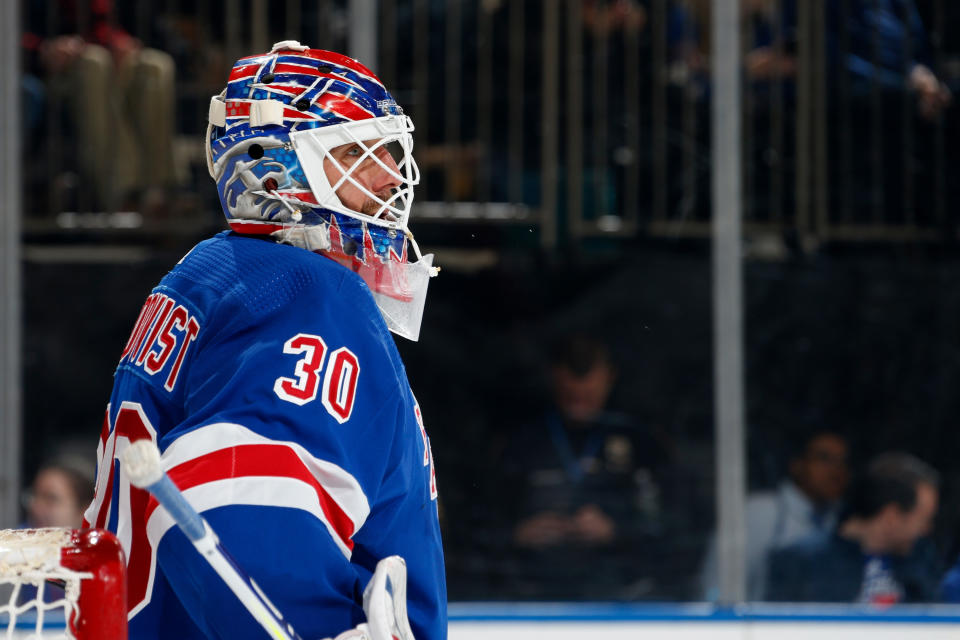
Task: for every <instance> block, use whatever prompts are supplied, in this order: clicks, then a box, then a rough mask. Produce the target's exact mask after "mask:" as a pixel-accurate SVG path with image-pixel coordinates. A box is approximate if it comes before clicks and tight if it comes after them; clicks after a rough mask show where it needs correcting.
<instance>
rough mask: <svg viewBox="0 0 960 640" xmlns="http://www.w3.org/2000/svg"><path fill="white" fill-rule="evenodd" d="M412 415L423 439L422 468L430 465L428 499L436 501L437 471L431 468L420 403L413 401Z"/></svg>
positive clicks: (428, 445)
mask: <svg viewBox="0 0 960 640" xmlns="http://www.w3.org/2000/svg"><path fill="white" fill-rule="evenodd" d="M413 415H414V416H416V418H417V425H418V426H419V427H420V437H421V438H422V439H423V466H427V465H430V499H431V500H436V499H437V470H436V468H435V467H434V466H433V449H432V448H431V447H430V438H428V437H427V430H426V428H425V427H424V426H423V414H422V413H420V403H419V402H417V399H416V398H414V399H413Z"/></svg>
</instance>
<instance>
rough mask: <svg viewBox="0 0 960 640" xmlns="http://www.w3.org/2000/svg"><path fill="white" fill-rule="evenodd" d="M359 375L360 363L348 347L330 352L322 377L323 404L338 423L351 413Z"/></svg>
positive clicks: (346, 418) (347, 417)
mask: <svg viewBox="0 0 960 640" xmlns="http://www.w3.org/2000/svg"><path fill="white" fill-rule="evenodd" d="M359 377H360V363H359V362H358V361H357V356H356V355H354V353H353V352H352V351H350V349H347V348H346V347H340V348H339V349H337V350H336V351H334V352H333V353H331V354H330V364H329V366H328V367H327V373H326V375H325V376H324V378H323V388H324V394H323V406H324V407H326V409H327V412H328V413H329V414H330V415H332V416H333V417H334V418H335V419H336V421H337V422H339V423H340V424H343V423H344V422H346V421H347V420H349V419H350V414H351V413H353V401H354V400H355V399H356V396H357V378H359Z"/></svg>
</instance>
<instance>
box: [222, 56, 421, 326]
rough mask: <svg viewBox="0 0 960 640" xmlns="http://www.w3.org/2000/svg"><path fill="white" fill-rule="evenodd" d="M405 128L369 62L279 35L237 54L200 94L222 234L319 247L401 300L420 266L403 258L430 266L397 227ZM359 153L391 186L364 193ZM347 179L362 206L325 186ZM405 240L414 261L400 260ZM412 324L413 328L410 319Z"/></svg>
mask: <svg viewBox="0 0 960 640" xmlns="http://www.w3.org/2000/svg"><path fill="white" fill-rule="evenodd" d="M412 132H413V122H412V121H411V120H410V118H409V117H408V116H406V115H404V113H403V110H402V109H401V108H400V107H399V106H398V105H397V103H396V101H395V100H394V99H393V98H392V97H391V95H390V94H389V92H387V90H386V88H385V87H384V86H383V83H382V82H380V80H379V79H378V78H377V77H376V75H374V73H373V72H372V71H370V69H368V68H367V67H365V66H364V65H362V64H360V63H359V62H357V61H356V60H354V59H352V58H349V57H347V56H344V55H342V54H339V53H334V52H332V51H324V50H321V49H310V48H308V47H305V46H303V45H301V44H299V43H298V42H295V41H289V40H288V41H284V42H279V43H277V44H276V45H274V46H273V48H272V50H271V51H270V52H269V53H265V54H261V55H254V56H248V57H245V58H241V59H240V60H238V61H237V62H236V63H235V64H234V66H233V69H232V71H231V73H230V78H229V81H228V84H227V88H226V90H224V91H223V92H222V93H221V94H220V95H218V96H214V97H213V98H212V99H211V102H210V115H209V126H208V127H207V141H206V154H207V168H208V170H209V171H210V175H211V177H213V179H214V180H215V181H216V183H217V191H218V193H219V195H220V203H221V205H222V207H223V211H224V213H225V215H226V217H227V222H228V223H229V225H230V227H231V228H232V229H233V230H234V231H237V232H240V233H245V234H264V235H266V234H269V235H272V236H274V237H276V238H277V239H279V240H280V241H282V242H288V243H290V244H294V245H297V246H301V247H304V248H306V249H309V250H312V251H318V252H320V253H323V254H324V255H326V256H327V257H330V258H332V259H334V260H336V261H337V262H340V263H341V264H343V265H344V266H347V267H348V268H351V269H352V270H354V271H356V272H358V273H359V274H360V275H361V276H363V278H364V280H365V281H366V282H367V284H368V285H369V286H370V289H371V290H372V291H373V292H374V296H375V297H377V298H378V300H377V301H378V304H380V302H381V299H380V296H386V297H388V298H392V299H394V300H395V301H397V302H399V303H403V304H408V303H410V302H413V301H415V300H416V299H417V298H425V296H426V285H425V282H424V284H423V285H422V289H423V291H422V292H420V291H419V290H418V289H417V285H416V283H413V282H411V280H412V279H413V280H417V281H419V276H420V275H421V274H419V273H418V272H417V273H415V272H413V271H411V270H410V269H406V268H404V267H403V265H408V264H409V266H413V264H418V265H420V271H425V272H426V273H427V276H426V277H427V278H428V277H429V276H430V275H435V274H436V269H434V268H433V267H432V266H431V262H430V259H429V258H430V256H428V257H427V260H426V261H425V260H424V259H423V258H421V257H420V252H419V248H417V245H416V242H415V241H413V236H412V234H411V233H410V231H409V228H408V226H407V223H408V220H409V217H410V208H411V205H412V204H413V187H414V186H415V185H416V184H417V183H418V182H419V180H420V173H419V170H418V168H417V165H416V162H415V161H414V159H413V155H412V151H413V137H412V135H411V134H412ZM342 145H356V147H357V151H356V152H355V154H354V155H355V156H357V155H359V157H356V159H355V160H354V161H353V162H352V164H350V165H349V166H345V165H344V164H342V163H341V162H340V161H338V160H337V158H336V157H334V155H333V154H331V153H330V152H331V150H333V149H336V148H337V147H341V146H342ZM384 149H387V150H389V151H390V153H391V156H389V157H386V154H384V153H383V151H384ZM385 158H386V159H385ZM390 158H392V161H391V160H390ZM370 162H375V163H376V164H377V165H379V168H380V169H381V170H382V171H384V172H387V174H388V175H389V180H390V183H391V185H396V186H394V187H393V188H391V189H389V190H388V192H386V193H385V192H380V193H374V192H373V191H371V190H370V189H369V188H367V186H365V185H364V184H363V183H362V182H361V181H360V180H358V177H357V175H356V173H355V169H357V168H358V167H361V166H370V165H369V163H370ZM331 168H332V169H331ZM347 185H349V186H352V187H353V188H354V193H356V190H359V192H360V193H362V195H363V197H364V198H365V202H364V205H363V207H362V210H355V209H351V208H349V207H347V206H346V205H345V204H344V203H343V202H342V201H341V199H340V197H339V196H338V195H337V192H338V190H340V189H341V188H342V187H345V186H347ZM408 241H409V243H410V245H412V247H413V249H414V252H415V253H416V255H417V257H418V258H420V260H419V261H418V262H417V263H408V260H407V246H408ZM421 263H424V264H421ZM421 294H422V295H421ZM386 302H387V304H391V303H390V302H389V301H386ZM422 304H423V300H422V299H421V300H420V312H421V313H422ZM381 311H384V305H382V304H381ZM404 313H406V311H404ZM384 315H385V317H386V318H387V324H388V326H390V328H391V329H392V330H395V331H396V332H397V333H400V334H401V335H406V333H404V331H398V330H397V328H396V327H395V326H393V324H392V323H391V320H393V321H394V322H396V321H397V319H396V318H393V319H391V318H390V317H387V312H386V311H384ZM416 324H417V331H419V316H418V317H417V318H416ZM407 333H409V332H407ZM408 337H410V336H408ZM413 339H416V337H415V336H414V337H413Z"/></svg>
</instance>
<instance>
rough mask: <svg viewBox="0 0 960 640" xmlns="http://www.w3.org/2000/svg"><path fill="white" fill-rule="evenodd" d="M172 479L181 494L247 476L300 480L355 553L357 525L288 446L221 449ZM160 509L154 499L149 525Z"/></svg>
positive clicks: (180, 467) (196, 460)
mask: <svg viewBox="0 0 960 640" xmlns="http://www.w3.org/2000/svg"><path fill="white" fill-rule="evenodd" d="M168 475H169V476H170V479H171V480H172V481H173V483H174V484H175V485H177V487H178V488H179V489H180V490H181V491H186V490H187V489H190V488H191V487H196V486H199V485H202V484H206V483H208V482H214V481H216V480H226V479H228V478H237V477H245V476H246V477H263V478H265V479H269V478H292V479H294V480H299V481H300V482H303V483H306V484H308V485H310V486H311V487H313V490H314V491H315V492H316V494H317V500H318V501H319V503H320V509H321V510H322V511H323V514H324V516H326V520H327V523H328V524H330V525H331V526H332V527H333V530H334V531H335V532H336V533H337V536H339V537H340V540H341V541H343V543H344V544H345V545H346V546H347V548H348V549H350V550H353V540H351V539H350V537H351V536H352V535H353V534H354V525H353V521H352V520H351V519H350V517H349V516H348V515H347V514H346V513H345V512H344V511H343V509H341V508H340V505H338V504H337V503H336V501H335V500H334V499H333V498H332V497H331V496H330V494H329V493H327V490H326V489H324V488H323V485H321V484H320V483H319V482H317V479H316V478H315V477H314V476H313V474H312V473H310V470H309V469H308V468H307V467H306V465H304V463H303V461H302V460H301V459H300V457H299V456H298V455H297V453H296V451H294V450H293V449H291V448H290V447H288V446H286V445H282V444H245V445H238V446H236V447H226V448H224V449H218V450H216V451H212V452H210V453H207V454H205V455H202V456H199V457H197V458H194V459H193V460H190V461H188V462H184V463H182V464H179V465H177V466H176V467H174V468H173V469H171V470H170V471H169V472H168ZM157 506H159V505H158V503H157V501H156V499H155V498H152V497H151V499H150V504H149V505H147V511H146V515H145V518H144V520H145V521H149V520H150V515H151V514H152V513H153V511H154V510H155V509H156V508H157Z"/></svg>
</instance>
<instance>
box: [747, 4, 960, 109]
mask: <svg viewBox="0 0 960 640" xmlns="http://www.w3.org/2000/svg"><path fill="white" fill-rule="evenodd" d="M743 8H744V12H745V14H746V15H747V17H748V18H749V19H750V21H751V23H752V26H753V37H754V47H753V48H752V49H751V50H750V51H749V52H748V53H747V54H746V55H745V56H744V66H745V70H746V73H747V77H748V78H750V79H752V80H769V79H771V78H781V77H792V76H793V75H795V73H796V64H797V61H796V50H797V39H798V37H799V34H798V33H797V23H798V18H797V10H798V9H799V5H798V3H797V2H796V0H781V2H780V3H779V9H777V8H776V4H775V3H774V2H771V0H746V2H745V3H744V5H743ZM824 10H825V12H826V16H825V17H826V47H827V71H828V72H829V73H830V74H831V76H832V82H833V86H834V90H836V89H835V87H836V86H837V83H843V84H844V85H845V86H847V87H848V88H849V89H850V90H851V92H852V94H853V95H854V96H862V97H866V96H869V95H870V93H871V91H872V90H873V89H874V87H877V88H879V89H880V91H881V93H890V92H892V93H899V92H902V91H904V90H907V91H911V92H913V93H915V94H916V98H917V108H918V111H919V113H920V115H922V116H923V117H924V118H927V119H928V120H933V119H936V118H937V117H939V115H940V114H941V113H942V111H943V110H944V109H945V108H946V107H948V106H949V105H950V103H951V102H952V95H951V92H950V90H949V88H948V87H947V85H946V84H944V83H943V82H941V81H940V80H939V79H938V78H937V76H936V75H935V74H934V72H933V71H932V70H931V67H932V62H931V59H930V51H929V41H928V38H927V33H926V31H925V30H924V27H923V22H922V21H921V19H920V13H919V12H918V11H917V7H916V5H915V3H914V2H913V0H848V1H847V2H841V1H840V0H828V2H827V3H826V5H825V8H824Z"/></svg>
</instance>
